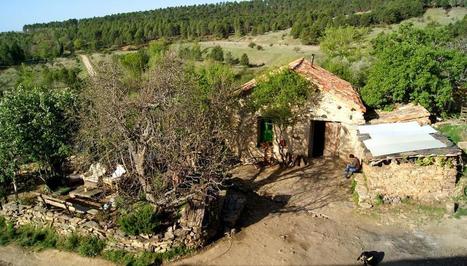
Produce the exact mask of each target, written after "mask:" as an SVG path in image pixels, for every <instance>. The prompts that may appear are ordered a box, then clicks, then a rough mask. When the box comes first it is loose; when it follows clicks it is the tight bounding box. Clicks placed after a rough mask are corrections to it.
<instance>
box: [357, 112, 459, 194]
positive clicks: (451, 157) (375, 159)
mask: <svg viewBox="0 0 467 266" xmlns="http://www.w3.org/2000/svg"><path fill="white" fill-rule="evenodd" d="M415 120H416V119H415ZM359 138H360V140H361V141H362V146H363V148H364V156H363V157H362V162H363V166H362V173H363V175H360V176H359V178H357V186H359V188H358V189H357V191H359V192H363V193H361V195H360V197H365V198H366V199H365V198H360V201H365V200H367V201H369V202H372V201H375V200H377V199H379V200H383V201H385V202H389V203H396V202H400V201H402V200H404V199H414V200H416V201H418V202H427V203H432V202H440V201H445V200H449V199H450V198H451V197H452V196H453V195H454V192H455V189H456V183H457V181H458V177H459V176H458V175H459V173H460V172H461V168H462V158H461V155H462V151H461V150H460V149H459V147H457V146H456V145H455V144H453V143H452V142H451V141H449V140H448V139H447V138H446V137H445V136H443V135H441V134H440V133H439V132H438V131H436V130H435V129H433V128H432V127H431V126H429V125H423V126H422V125H420V124H419V122H417V121H413V122H403V123H385V124H377V125H366V126H360V127H359Z"/></svg>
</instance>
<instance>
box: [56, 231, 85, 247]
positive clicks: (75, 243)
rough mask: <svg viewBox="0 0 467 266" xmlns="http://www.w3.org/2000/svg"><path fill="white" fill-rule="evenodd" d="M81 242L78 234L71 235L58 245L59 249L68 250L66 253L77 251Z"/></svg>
mask: <svg viewBox="0 0 467 266" xmlns="http://www.w3.org/2000/svg"><path fill="white" fill-rule="evenodd" d="M80 241H81V237H80V236H79V235H78V234H76V233H71V234H70V235H68V236H67V237H65V238H62V239H61V241H60V242H59V243H58V245H59V248H60V249H63V250H66V251H77V250H78V247H79V244H80Z"/></svg>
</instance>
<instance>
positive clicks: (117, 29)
mask: <svg viewBox="0 0 467 266" xmlns="http://www.w3.org/2000/svg"><path fill="white" fill-rule="evenodd" d="M466 5H467V2H466V1H465V0H292V1H290V0H265V1H244V2H229V3H219V4H205V5H195V6H182V7H174V8H164V9H157V10H153V11H144V12H133V13H124V14H116V15H109V16H105V17H98V18H89V19H79V20H77V19H70V20H67V21H63V22H50V23H39V24H32V25H25V26H24V27H23V31H22V32H5V33H0V66H10V65H17V64H20V63H22V62H37V61H44V60H47V59H51V58H55V57H60V56H65V55H70V54H73V53H75V51H78V50H86V51H99V50H102V49H105V48H117V47H121V46H124V45H134V44H136V45H138V44H144V43H146V42H148V41H150V40H154V39H160V38H166V39H179V40H203V39H213V38H218V39H221V38H226V37H228V36H230V35H238V36H242V35H247V34H252V35H255V34H263V33H265V32H268V31H275V30H283V29H288V28H292V31H291V34H292V35H293V37H295V38H300V39H301V40H302V42H303V43H304V44H316V43H318V41H319V38H320V37H322V36H323V34H324V31H325V29H326V28H327V27H330V26H334V27H335V26H369V25H374V24H390V23H396V22H400V21H402V20H404V19H407V18H410V17H416V16H419V15H421V14H423V12H424V9H425V8H427V7H444V8H449V7H454V6H466Z"/></svg>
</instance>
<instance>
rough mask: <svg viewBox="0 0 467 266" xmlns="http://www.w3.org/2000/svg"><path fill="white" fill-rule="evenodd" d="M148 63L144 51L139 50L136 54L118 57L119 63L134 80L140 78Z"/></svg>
mask: <svg viewBox="0 0 467 266" xmlns="http://www.w3.org/2000/svg"><path fill="white" fill-rule="evenodd" d="M148 62H149V58H148V55H147V54H146V51H144V50H139V51H138V52H136V53H129V54H125V55H121V56H120V63H121V64H122V65H123V66H124V67H125V69H126V70H127V71H128V73H129V74H130V76H131V77H132V78H134V79H138V78H140V77H141V75H142V73H143V72H144V70H145V69H146V67H147V64H148Z"/></svg>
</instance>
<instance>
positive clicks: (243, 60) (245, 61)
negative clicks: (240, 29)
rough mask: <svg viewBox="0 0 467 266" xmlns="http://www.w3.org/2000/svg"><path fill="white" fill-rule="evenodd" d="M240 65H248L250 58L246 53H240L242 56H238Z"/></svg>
mask: <svg viewBox="0 0 467 266" xmlns="http://www.w3.org/2000/svg"><path fill="white" fill-rule="evenodd" d="M240 65H242V66H249V65H250V59H249V58H248V55H247V54H242V57H241V58H240Z"/></svg>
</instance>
